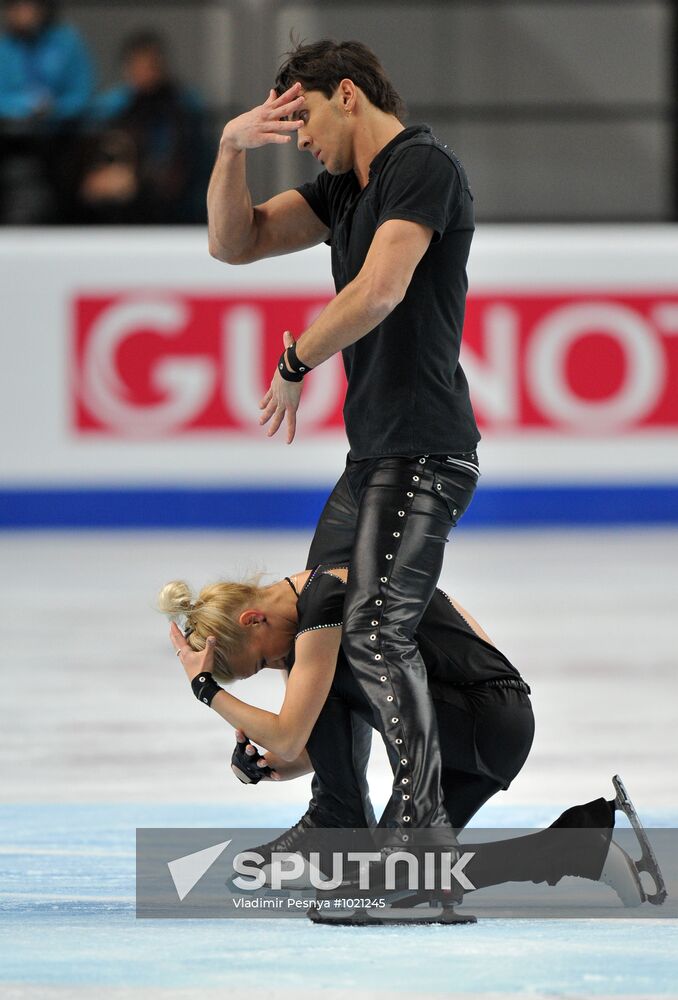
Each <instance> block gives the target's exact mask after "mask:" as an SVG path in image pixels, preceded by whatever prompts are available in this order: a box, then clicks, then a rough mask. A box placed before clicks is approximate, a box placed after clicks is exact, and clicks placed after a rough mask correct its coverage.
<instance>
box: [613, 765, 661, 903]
mask: <svg viewBox="0 0 678 1000" xmlns="http://www.w3.org/2000/svg"><path fill="white" fill-rule="evenodd" d="M612 784H613V785H614V790H615V792H616V798H615V809H620V810H621V811H622V812H623V813H624V814H625V815H626V817H627V818H628V820H629V822H630V824H631V826H632V827H633V830H634V832H635V835H636V838H637V840H638V843H639V845H640V850H641V856H640V861H633V864H634V865H635V867H636V871H637V872H639V873H640V872H647V873H648V875H649V876H650V878H651V879H652V881H653V882H654V884H655V892H653V893H648V892H646V891H645V889H643V892H644V894H645V900H647V902H648V903H652V904H653V905H654V906H661V904H662V903H663V902H664V900H665V899H666V896H667V891H666V884H665V882H664V878H663V876H662V873H661V869H660V867H659V862H658V861H657V858H656V855H655V853H654V851H653V849H652V845H651V843H650V841H649V839H648V836H647V834H646V833H645V830H644V828H643V824H642V823H641V822H640V817H639V816H638V813H637V812H636V809H635V806H634V805H633V802H632V801H631V799H630V797H629V793H628V792H627V791H626V788H625V786H624V782H623V781H622V780H621V778H620V777H619V775H618V774H615V775H614V777H613V778H612Z"/></svg>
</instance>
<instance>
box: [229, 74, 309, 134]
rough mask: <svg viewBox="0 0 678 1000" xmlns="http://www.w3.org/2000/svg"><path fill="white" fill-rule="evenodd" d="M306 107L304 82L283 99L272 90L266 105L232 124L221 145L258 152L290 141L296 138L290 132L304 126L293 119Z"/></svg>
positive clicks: (248, 112)
mask: <svg viewBox="0 0 678 1000" xmlns="http://www.w3.org/2000/svg"><path fill="white" fill-rule="evenodd" d="M303 105H304V96H303V94H302V93H301V84H300V83H294V84H292V86H291V87H290V88H289V90H286V91H285V93H284V94H281V95H280V97H278V95H277V94H276V92H275V90H271V91H270V92H269V95H268V97H267V98H266V100H265V101H264V103H263V104H260V105H259V106H258V107H256V108H252V110H251V111H246V112H245V114H243V115H239V116H238V117H237V118H233V119H232V120H231V121H230V122H228V124H227V125H226V127H225V128H224V131H223V133H222V136H221V144H222V146H224V145H225V146H228V147H230V148H231V149H235V150H243V149H257V148H258V147H259V146H266V145H267V144H269V143H275V142H277V143H281V142H289V141H290V139H291V138H292V136H291V135H287V134H286V133H290V132H296V131H297V130H298V129H299V128H300V126H301V121H300V119H298V118H294V119H293V118H292V117H291V116H292V115H293V114H294V113H295V112H298V111H299V110H300V109H301V108H302V107H303Z"/></svg>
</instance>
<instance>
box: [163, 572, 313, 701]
mask: <svg viewBox="0 0 678 1000" xmlns="http://www.w3.org/2000/svg"><path fill="white" fill-rule="evenodd" d="M286 597H287V595H286V594H285V592H284V589H283V590H282V592H280V591H279V588H278V585H277V584H273V585H272V586H271V587H263V588H262V587H260V586H259V581H258V580H250V581H246V582H244V583H230V582H223V583H211V584H208V585H207V586H206V587H203V588H202V590H201V591H200V593H199V594H198V596H197V597H196V598H195V599H194V598H193V596H192V594H191V590H190V588H189V586H188V584H186V583H184V581H183V580H173V581H172V582H171V583H167V584H165V586H164V587H163V588H162V590H161V591H160V594H159V595H158V609H159V610H160V611H162V612H163V614H165V615H167V617H168V618H170V619H171V620H172V621H179V620H182V624H183V631H184V632H185V633H186V639H187V642H188V644H189V646H190V647H191V649H194V650H197V651H200V650H203V649H204V648H205V644H206V642H207V638H208V636H214V638H215V640H216V642H215V646H214V666H213V668H212V672H213V674H214V676H215V678H216V679H217V680H219V681H221V682H222V683H226V684H228V683H230V682H231V681H234V680H237V679H239V678H242V677H250V676H251V675H252V674H254V673H256V672H257V670H259V669H260V668H261V667H262V666H274V667H281V666H283V662H282V661H283V658H284V656H285V655H286V653H287V652H288V650H289V648H290V646H291V644H292V641H293V638H294V629H293V628H292V629H290V628H287V627H286V619H285V618H284V617H281V615H280V610H281V604H280V602H281V599H282V600H285V599H286Z"/></svg>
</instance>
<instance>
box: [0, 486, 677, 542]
mask: <svg viewBox="0 0 678 1000" xmlns="http://www.w3.org/2000/svg"><path fill="white" fill-rule="evenodd" d="M328 495H329V489H321V488H306V489H286V488H279V489H275V488H266V489H262V488H257V489H247V488H237V489H234V488H220V487H205V488H184V487H181V486H176V487H167V486H163V487H134V488H128V489H125V488H115V489H112V488H98V489H89V488H88V489H71V488H65V489H32V490H29V489H6V490H2V491H0V529H5V530H7V529H9V530H11V529H22V528H30V529H35V528H44V529H50V528H65V529H71V528H89V529H97V528H105V529H111V528H121V529H125V528H139V529H173V528H178V529H201V528H202V529H240V530H243V529H250V530H266V529H270V530H295V529H307V528H313V527H314V525H315V524H316V522H317V520H318V517H319V516H320V513H321V511H322V508H323V505H324V503H325V501H326V499H327V497H328ZM462 523H463V525H464V526H465V527H470V528H480V529H485V528H489V529H491V528H508V529H510V528H524V527H534V528H541V527H551V526H574V525H577V526H587V525H589V526H596V525H601V526H623V525H627V526H629V527H632V526H637V525H661V524H676V523H678V483H677V484H675V485H673V484H669V485H667V484H657V485H648V484H643V485H614V486H610V485H600V486H592V485H591V484H586V485H582V486H577V485H573V484H568V485H566V486H561V485H558V486H530V487H525V486H502V487H487V486H486V487H482V488H481V489H479V490H478V492H477V493H476V495H475V497H474V499H473V503H472V504H471V507H470V508H469V510H468V511H467V513H466V514H465V515H464V518H463V522H462Z"/></svg>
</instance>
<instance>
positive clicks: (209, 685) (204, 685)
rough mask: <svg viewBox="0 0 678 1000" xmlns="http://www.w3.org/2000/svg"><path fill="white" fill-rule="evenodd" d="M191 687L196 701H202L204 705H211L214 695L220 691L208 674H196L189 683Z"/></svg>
mask: <svg viewBox="0 0 678 1000" xmlns="http://www.w3.org/2000/svg"><path fill="white" fill-rule="evenodd" d="M191 687H192V688H193V694H194V695H195V696H196V698H197V699H198V701H202V702H203V703H204V704H205V705H211V704H212V699H213V698H214V696H215V694H219V692H220V691H221V690H222V688H220V687H219V685H218V684H217V682H216V681H215V679H214V677H212V674H210V673H202V674H198V676H197V677H194V678H193V680H192V681H191Z"/></svg>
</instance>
